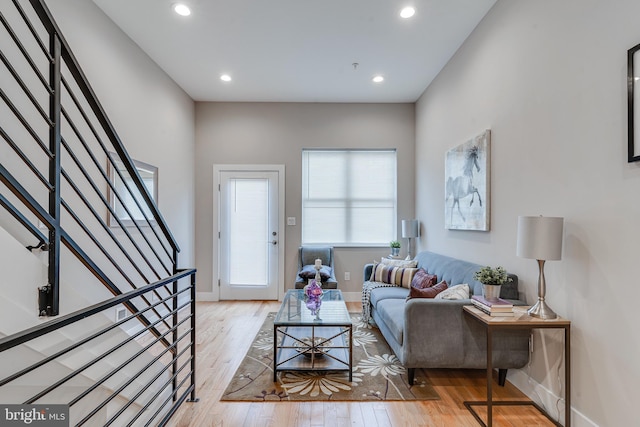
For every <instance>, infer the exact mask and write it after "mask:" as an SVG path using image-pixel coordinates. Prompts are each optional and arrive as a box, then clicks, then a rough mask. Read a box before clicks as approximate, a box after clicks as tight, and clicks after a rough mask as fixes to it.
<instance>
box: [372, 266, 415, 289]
mask: <svg viewBox="0 0 640 427" xmlns="http://www.w3.org/2000/svg"><path fill="white" fill-rule="evenodd" d="M417 271H418V269H417V268H409V267H406V268H403V267H393V266H390V265H385V264H377V263H376V264H375V265H374V266H373V271H372V272H371V278H370V279H369V281H371V282H382V283H389V284H391V285H398V286H402V287H404V288H409V287H411V281H412V280H413V276H414V275H415V274H416V272H417Z"/></svg>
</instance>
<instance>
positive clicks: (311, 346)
mask: <svg viewBox="0 0 640 427" xmlns="http://www.w3.org/2000/svg"><path fill="white" fill-rule="evenodd" d="M352 331H353V325H352V324H351V316H349V311H348V310H347V305H346V304H345V302H344V299H343V298H342V292H341V291H340V290H339V289H329V290H325V291H323V297H322V304H321V305H320V309H319V310H318V312H317V313H316V314H315V315H314V314H312V313H311V310H309V309H308V308H307V306H306V304H305V294H304V290H303V289H291V290H289V291H287V294H286V295H285V297H284V299H283V301H282V305H281V306H280V310H279V311H278V314H277V315H276V318H275V320H274V321H273V343H274V344H273V381H274V382H276V381H277V379H278V378H277V375H278V372H279V371H348V372H349V381H351V380H352V374H353V357H352V355H353V352H352V349H353V347H352V345H353V344H352V343H353V340H352Z"/></svg>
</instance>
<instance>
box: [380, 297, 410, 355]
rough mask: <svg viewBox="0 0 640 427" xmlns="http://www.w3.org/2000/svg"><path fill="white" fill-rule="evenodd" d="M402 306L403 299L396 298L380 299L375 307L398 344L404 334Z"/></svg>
mask: <svg viewBox="0 0 640 427" xmlns="http://www.w3.org/2000/svg"><path fill="white" fill-rule="evenodd" d="M380 289H381V288H380ZM404 307H405V304H404V299H397V298H390V299H385V300H383V301H380V302H379V303H378V305H377V307H376V312H377V313H378V315H379V316H380V318H381V319H382V321H383V322H384V324H385V325H386V326H387V328H388V329H389V331H390V332H391V334H392V335H393V338H394V339H395V340H396V341H397V342H398V344H400V345H402V339H403V335H404Z"/></svg>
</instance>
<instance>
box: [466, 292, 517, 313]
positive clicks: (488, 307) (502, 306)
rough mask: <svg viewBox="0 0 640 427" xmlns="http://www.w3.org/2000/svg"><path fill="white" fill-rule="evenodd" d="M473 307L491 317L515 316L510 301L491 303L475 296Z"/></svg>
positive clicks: (473, 297)
mask: <svg viewBox="0 0 640 427" xmlns="http://www.w3.org/2000/svg"><path fill="white" fill-rule="evenodd" d="M471 302H472V303H473V306H474V307H476V308H478V309H480V310H481V311H482V312H484V313H487V314H488V315H489V316H513V315H514V314H513V304H511V303H510V302H509V301H505V300H503V299H502V298H498V299H497V300H493V301H489V300H487V299H485V298H484V297H482V296H480V295H473V296H472V297H471Z"/></svg>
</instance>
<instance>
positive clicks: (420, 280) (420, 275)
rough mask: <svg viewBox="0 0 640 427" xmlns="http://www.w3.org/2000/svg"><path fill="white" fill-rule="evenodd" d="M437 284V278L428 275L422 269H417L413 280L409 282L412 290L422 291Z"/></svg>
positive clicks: (433, 275)
mask: <svg viewBox="0 0 640 427" xmlns="http://www.w3.org/2000/svg"><path fill="white" fill-rule="evenodd" d="M436 283H438V276H436V275H435V274H429V273H427V272H426V271H425V269H424V268H420V269H418V271H416V274H415V275H414V276H413V280H412V281H411V287H412V288H418V289H424V288H428V287H431V286H433V285H435V284H436Z"/></svg>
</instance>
